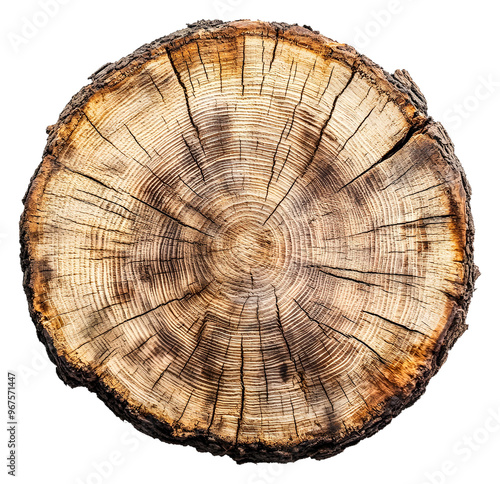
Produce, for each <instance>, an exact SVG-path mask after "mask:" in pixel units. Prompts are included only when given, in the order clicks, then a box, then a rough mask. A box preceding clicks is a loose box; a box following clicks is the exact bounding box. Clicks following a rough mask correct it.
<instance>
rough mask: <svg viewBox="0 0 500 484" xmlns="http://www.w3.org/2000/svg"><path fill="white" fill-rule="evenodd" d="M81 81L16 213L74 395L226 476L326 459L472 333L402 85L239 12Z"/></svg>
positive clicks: (455, 179)
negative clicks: (256, 465) (197, 454)
mask: <svg viewBox="0 0 500 484" xmlns="http://www.w3.org/2000/svg"><path fill="white" fill-rule="evenodd" d="M91 79H92V83H91V84H90V85H88V86H86V87H84V88H83V89H82V90H81V91H80V92H79V93H78V94H77V95H76V96H74V97H73V99H72V100H71V102H70V103H69V104H68V106H67V107H66V109H65V110H64V111H63V113H62V114H61V117H60V119H59V121H58V122H57V124H56V125H54V126H51V127H49V130H48V132H49V139H48V143H47V147H46V150H45V153H44V157H43V162H42V163H41V165H40V166H39V168H38V169H37V171H36V173H35V175H34V177H33V179H32V181H31V184H30V187H29V190H28V193H27V195H26V198H25V211H24V213H23V216H22V220H21V243H22V266H23V270H24V273H25V280H24V284H25V290H26V294H27V297H28V301H29V304H30V310H31V315H32V317H33V320H34V322H35V324H36V328H37V331H38V335H39V337H40V339H41V340H42V341H43V343H44V344H45V345H46V347H47V349H48V351H49V354H50V357H51V359H52V360H53V361H54V363H55V364H56V365H57V372H58V374H59V376H60V377H61V378H62V379H63V380H64V381H65V382H66V383H67V384H69V385H71V386H77V385H83V386H86V387H88V388H89V389H90V390H92V391H94V392H96V393H97V394H98V395H99V397H100V398H101V399H102V400H104V402H105V403H106V404H107V405H108V406H109V407H110V408H111V409H112V410H113V411H114V412H115V413H116V414H117V415H118V416H120V417H121V418H124V419H127V420H129V421H131V422H132V423H133V424H134V426H135V427H137V428H138V429H140V430H142V431H144V432H146V433H148V434H150V435H152V436H154V437H157V438H160V439H162V440H164V441H167V442H175V443H181V444H188V445H193V446H195V447H196V448H197V449H199V450H201V451H209V452H212V453H214V454H226V455H229V456H231V457H232V458H233V459H235V460H237V461H238V462H247V461H291V460H296V459H299V458H302V457H308V456H311V457H314V458H318V459H321V458H324V457H328V456H330V455H334V454H336V453H338V452H340V451H342V450H343V449H344V448H345V447H347V446H349V445H352V444H354V443H356V442H357V441H359V440H360V439H362V438H363V437H366V436H369V435H371V434H373V433H374V432H376V431H377V430H379V429H380V428H382V427H384V426H385V425H386V424H387V423H388V422H390V420H391V419H392V417H393V416H395V415H397V414H398V413H399V412H400V411H401V410H402V409H403V408H405V407H407V406H409V405H411V404H412V403H413V402H414V401H415V400H416V399H417V398H418V397H419V396H420V395H421V394H422V393H423V391H424V389H425V386H426V384H427V382H428V380H429V379H430V378H431V377H432V375H433V374H434V373H435V372H436V371H437V369H438V368H439V367H440V366H441V364H442V363H443V361H444V359H445V358H446V355H447V351H448V349H449V348H450V347H451V346H452V345H453V344H454V342H455V340H456V339H457V338H458V336H460V335H461V333H462V332H463V331H464V329H465V328H466V325H465V314H466V312H467V308H468V304H469V300H470V297H471V294H472V290H473V283H474V278H475V272H474V270H475V268H474V265H473V260H472V238H473V224H472V219H471V215H470V210H469V196H470V189H469V185H468V183H467V181H466V179H465V176H464V173H463V170H462V168H461V166H460V163H459V162H458V160H457V158H456V157H455V155H454V153H453V145H452V143H451V141H450V140H449V138H448V136H447V134H446V132H445V131H444V129H443V128H442V126H441V125H440V124H439V123H436V122H434V121H433V120H431V119H430V118H429V117H428V116H427V113H426V103H425V99H424V97H423V95H422V93H421V92H420V91H419V89H418V88H417V87H416V85H415V84H414V83H413V81H412V80H411V78H410V76H409V75H408V73H406V72H405V71H397V72H396V73H395V74H394V75H390V74H388V73H386V72H384V71H383V70H382V69H381V68H379V67H378V66H377V65H375V64H373V63H372V62H371V61H369V60H368V59H366V58H365V57H363V56H361V55H359V54H358V53H357V52H356V51H355V50H354V49H352V48H351V47H349V46H347V45H344V44H339V43H336V42H333V41H331V40H329V39H327V38H325V37H323V36H321V35H319V34H318V33H316V32H312V31H310V30H309V29H307V28H302V27H298V26H290V25H286V24H278V23H264V22H250V21H239V22H231V23H221V22H200V23H197V24H194V25H191V26H189V27H188V28H187V29H184V30H182V31H179V32H176V33H174V34H172V35H170V36H168V37H165V38H162V39H159V40H157V41H155V42H153V43H152V44H149V45H146V46H144V47H142V48H140V49H139V50H137V51H136V52H134V53H133V54H131V55H130V56H128V57H126V58H124V59H122V60H121V61H119V62H117V63H116V64H109V65H106V66H104V67H103V68H101V69H100V70H99V71H98V72H97V73H95V74H94V75H93V76H92V77H91ZM419 425H420V423H419ZM398 445H399V443H398Z"/></svg>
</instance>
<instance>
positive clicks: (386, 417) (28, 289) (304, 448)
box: [20, 20, 479, 464]
mask: <svg viewBox="0 0 500 484" xmlns="http://www.w3.org/2000/svg"><path fill="white" fill-rule="evenodd" d="M226 25H227V23H226V22H222V21H220V20H212V21H205V20H202V21H199V22H196V23H194V24H188V26H187V28H186V29H183V30H179V31H177V32H174V33H172V34H170V35H168V36H166V37H162V38H161V39H158V40H156V41H154V42H152V43H150V44H147V45H144V46H142V47H140V48H139V49H137V50H136V51H135V52H133V53H132V54H130V55H129V56H127V57H124V58H122V59H121V60H119V61H118V62H116V63H114V64H111V63H109V64H106V65H104V66H102V67H101V68H100V69H98V70H97V71H96V72H95V73H94V74H92V75H91V76H90V79H91V80H92V83H91V84H90V85H88V86H85V87H84V88H82V89H81V91H80V92H78V93H77V94H76V95H74V96H73V97H72V99H71V101H70V102H69V103H68V104H67V106H66V107H65V109H64V110H63V111H62V113H61V115H60V117H59V120H58V122H57V123H56V125H54V126H49V127H48V128H47V134H48V135H49V136H48V140H47V144H46V147H45V150H44V153H43V159H45V158H46V157H52V156H53V155H54V153H57V151H58V150H57V148H58V146H59V145H64V143H65V142H66V139H67V138H65V139H61V138H60V137H59V128H61V127H62V126H64V125H65V124H66V123H67V122H69V121H70V120H71V119H72V118H73V117H74V116H75V114H77V113H78V112H79V110H80V108H81V107H82V106H83V105H84V104H85V103H86V102H87V101H88V100H89V99H90V97H91V96H92V95H93V94H95V93H96V92H97V91H99V90H100V89H102V88H103V87H105V86H106V80H107V79H108V78H109V77H110V76H111V75H112V74H114V73H117V72H121V71H122V70H123V69H124V68H126V67H128V66H130V65H131V64H133V63H136V66H135V67H137V66H141V65H143V64H144V63H145V62H147V61H149V60H151V59H152V58H154V57H156V56H155V55H153V54H152V51H153V50H155V49H158V48H159V47H161V46H164V45H165V44H169V43H171V42H173V41H175V40H176V39H179V38H181V37H184V36H187V35H191V34H193V33H195V32H197V31H199V30H200V29H201V30H211V29H214V28H220V27H224V26H226ZM269 25H271V26H273V27H274V28H275V29H277V32H279V31H283V32H284V31H289V30H291V29H293V28H295V27H298V26H297V24H294V25H289V24H285V23H276V22H273V23H270V24H269ZM304 29H307V30H309V31H311V32H312V34H313V35H314V36H317V35H318V34H319V33H318V32H317V31H313V30H312V29H311V28H310V27H308V26H304ZM304 29H302V28H301V30H304ZM345 50H346V51H349V52H350V53H351V54H352V55H353V56H358V58H359V61H360V62H363V63H365V64H366V65H367V66H368V67H372V68H374V69H375V70H377V71H378V72H379V73H380V72H382V73H383V76H384V77H385V79H386V80H387V82H388V83H390V84H392V85H393V86H394V87H395V88H396V89H397V90H399V91H400V92H401V93H402V94H403V95H404V96H405V97H406V98H407V99H408V103H409V104H411V105H413V106H414V107H415V108H416V110H417V112H418V111H419V112H420V113H421V114H423V115H424V116H426V115H427V103H426V101H425V97H424V96H423V94H422V93H421V91H420V89H419V88H418V87H417V86H416V84H415V83H414V82H413V80H412V79H411V77H410V75H409V74H408V72H407V71H404V70H403V71H399V70H398V71H396V72H395V73H394V75H390V74H388V73H387V72H386V71H383V70H382V69H381V68H380V67H379V66H378V65H377V64H375V63H373V62H372V61H371V60H369V59H367V58H366V57H364V56H362V55H359V54H357V52H356V51H355V50H354V49H353V48H352V47H349V46H345ZM353 67H354V66H353ZM133 71H135V69H133ZM133 71H132V72H133ZM132 72H130V73H125V75H124V78H125V77H127V76H128V75H131V74H132ZM381 77H382V76H381ZM427 120H428V123H427V129H426V131H427V133H428V134H429V135H430V136H431V138H432V139H434V140H435V142H436V145H437V146H438V148H439V151H440V152H441V155H442V156H443V158H444V159H445V160H446V162H447V163H448V164H449V166H450V167H451V168H452V170H454V171H456V172H458V173H459V174H460V176H461V181H462V186H463V189H464V192H465V195H466V200H465V205H466V207H465V209H466V224H467V228H466V246H465V257H466V258H465V261H464V268H465V288H464V294H463V296H462V297H460V298H459V299H457V300H456V302H455V306H454V308H453V310H452V312H451V315H450V317H449V320H448V324H447V329H445V330H444V331H443V335H442V338H441V339H440V341H439V342H438V345H437V346H436V348H435V351H434V356H433V359H432V361H431V364H430V366H429V367H422V368H421V371H420V374H419V375H418V376H417V378H416V379H415V386H414V388H413V390H411V391H410V393H409V394H408V395H406V396H403V395H402V394H401V395H399V396H398V395H394V396H392V397H391V398H389V399H388V400H387V401H386V402H385V406H384V409H383V411H382V412H381V414H380V415H378V416H377V417H376V418H375V419H372V420H370V421H369V422H368V423H367V424H366V425H365V426H363V427H362V428H360V429H359V430H358V431H356V432H352V433H351V434H349V435H348V436H346V437H345V438H344V439H342V440H339V441H335V440H334V439H333V438H332V437H318V438H315V439H311V440H308V441H305V442H302V443H300V444H298V445H296V446H294V447H284V446H273V447H271V446H268V445H265V444H262V443H255V444H241V443H240V444H238V445H232V444H230V443H228V442H226V441H224V440H222V439H219V438H216V437H214V436H211V435H207V434H206V433H205V432H202V431H195V432H193V433H192V434H191V435H189V436H186V437H178V436H173V430H174V429H173V428H172V427H171V426H170V425H168V424H166V423H165V422H162V421H159V420H158V419H156V418H154V417H152V416H151V415H144V414H142V413H141V412H139V411H138V410H137V409H135V408H133V407H132V406H131V405H130V404H129V403H128V402H127V401H125V400H124V399H123V398H122V396H121V395H120V394H119V393H117V392H116V391H115V390H114V389H112V388H109V387H108V386H107V385H105V384H104V383H103V382H102V381H100V380H99V379H98V378H97V377H96V375H95V374H94V373H93V372H92V371H91V369H79V368H75V367H74V366H73V365H72V364H70V363H69V362H68V361H67V360H66V359H65V358H64V357H63V356H60V355H58V353H57V350H56V349H55V347H54V343H53V340H52V338H51V336H50V335H49V333H48V332H47V330H46V329H45V328H44V327H43V324H42V314H41V313H39V312H38V311H36V309H35V308H34V306H33V286H32V278H33V267H32V265H31V257H30V238H29V232H28V220H27V215H26V211H23V214H22V216H21V220H20V244H21V253H20V258H21V267H22V270H23V273H24V277H23V286H24V291H25V293H26V297H27V300H28V305H29V312H30V316H31V318H32V320H33V322H34V324H35V327H36V331H37V336H38V338H39V340H40V341H41V342H42V343H43V344H44V346H45V347H46V350H47V353H48V356H49V358H50V360H51V361H52V362H53V363H54V365H55V366H56V373H57V375H58V376H59V378H60V379H61V380H62V381H63V382H64V383H65V384H67V385H69V386H70V387H72V388H74V387H77V386H84V387H86V388H87V389H89V390H90V391H91V392H94V393H96V394H97V396H98V397H99V398H100V399H101V400H102V401H103V402H104V403H105V404H106V406H107V407H108V408H110V409H111V410H112V411H113V413H114V414H115V415H117V416H118V417H119V418H120V419H122V420H126V421H128V422H130V423H132V425H133V426H134V427H135V428H136V429H138V430H139V431H141V432H143V433H146V434H147V435H150V436H151V437H154V438H157V439H159V440H161V441H164V442H168V443H175V444H181V445H190V446H193V447H195V448H196V449H197V450H198V451H200V452H211V453H212V454H214V455H228V456H230V457H231V458H233V459H234V460H235V461H236V462H237V463H239V464H241V463H245V462H293V461H296V460H298V459H301V458H305V457H312V458H314V459H324V458H327V457H331V456H333V455H336V454H338V453H340V452H342V451H343V450H344V449H346V448H347V447H349V446H351V445H354V444H356V443H358V442H359V441H360V440H362V439H364V438H366V437H369V436H371V435H373V434H375V433H376V432H378V431H379V430H381V429H382V428H383V427H385V426H386V425H388V424H389V423H390V422H391V420H392V419H393V418H394V417H395V416H397V415H398V414H399V413H400V412H401V411H402V410H404V409H405V408H408V407H410V406H411V405H413V404H414V403H415V402H416V401H417V400H418V398H420V396H421V395H422V394H423V393H424V392H425V389H426V386H427V384H428V382H429V380H430V379H431V378H432V376H434V374H435V373H436V372H437V371H438V370H439V368H441V366H442V365H443V363H444V362H445V361H446V358H447V354H448V351H449V350H450V349H451V348H452V347H453V345H454V344H455V342H456V340H457V339H458V338H459V337H460V336H461V335H462V334H463V332H464V331H465V330H466V329H467V324H466V323H465V317H466V314H467V310H468V307H469V304H470V299H471V297H472V293H473V291H474V283H475V280H476V278H477V277H478V276H479V270H478V268H477V267H476V266H475V265H474V262H473V239H474V224H473V220H472V215H471V210H470V196H471V189H470V186H469V183H468V181H467V179H466V176H465V173H464V171H463V168H462V166H461V164H460V162H459V160H458V159H457V157H456V156H455V154H454V147H453V143H452V142H451V140H450V138H449V137H448V135H447V133H446V131H445V130H444V128H443V127H442V125H441V124H439V123H435V122H433V121H432V120H431V119H430V118H427ZM42 164H43V160H42V163H40V165H39V166H38V167H37V169H36V170H35V173H34V174H33V176H32V178H31V181H30V184H29V187H28V190H27V192H26V195H25V196H24V198H23V204H26V202H27V200H28V199H29V197H30V194H31V192H32V189H33V187H34V184H35V183H34V182H35V179H36V177H37V175H38V173H39V171H40V168H41V166H42ZM400 397H401V398H400Z"/></svg>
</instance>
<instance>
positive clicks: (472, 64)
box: [0, 0, 500, 484]
mask: <svg viewBox="0 0 500 484" xmlns="http://www.w3.org/2000/svg"><path fill="white" fill-rule="evenodd" d="M54 1H55V2H56V7H53V8H52V10H51V12H50V15H47V14H44V13H43V12H44V10H43V8H42V6H41V5H42V3H43V0H42V1H38V0H23V1H13V0H11V1H9V2H2V7H1V9H2V14H1V15H0V17H1V20H0V23H1V43H0V46H1V49H2V57H1V58H2V76H1V83H2V90H1V92H2V97H1V111H2V116H1V117H0V122H1V131H0V132H1V134H2V138H3V139H2V146H1V148H2V150H1V152H2V171H1V173H2V184H1V188H2V189H1V191H0V196H1V205H0V207H1V216H0V242H1V244H0V256H1V266H0V267H1V274H2V277H1V288H0V295H1V298H2V301H1V303H2V304H1V308H2V309H1V311H2V313H1V314H2V338H1V340H2V351H1V358H2V373H1V378H2V380H1V381H2V383H1V385H4V388H5V390H1V391H2V394H3V395H5V394H6V387H7V381H6V372H7V370H12V371H15V372H16V373H17V378H18V399H19V400H18V421H19V427H18V443H19V450H18V457H19V459H18V476H17V477H16V478H11V477H9V476H7V468H6V466H5V462H6V456H7V432H3V433H2V435H1V438H0V442H1V449H2V453H1V454H0V455H2V459H1V462H2V466H1V469H0V473H1V475H2V476H1V479H2V482H7V478H8V480H12V481H15V480H17V482H18V483H35V482H42V483H45V482H50V483H53V484H59V483H64V484H68V483H69V484H82V483H85V484H100V483H128V482H136V481H140V482H145V483H148V482H151V483H165V484H166V483H170V482H179V481H182V482H187V483H195V482H209V483H211V482H217V483H219V482H220V483H226V482H227V483H229V482H231V483H233V482H235V483H245V484H264V483H266V484H278V483H285V482H286V483H289V482H291V483H299V482H300V483H303V482H304V481H305V482H308V481H315V482H321V483H327V484H335V483H337V482H346V481H347V482H350V483H365V482H370V483H373V484H377V483H397V484H424V483H427V484H434V483H439V484H443V483H445V482H446V483H453V484H462V483H467V484H469V483H471V482H482V483H484V484H490V483H500V465H499V462H500V459H499V455H500V378H499V358H498V355H499V352H500V350H499V340H500V318H499V316H498V299H499V295H498V290H499V283H498V280H499V279H498V274H500V264H499V258H498V249H497V246H498V237H499V235H500V234H499V231H498V209H497V205H498V197H499V196H500V190H499V188H498V180H499V179H500V176H499V175H500V172H499V162H500V159H499V151H498V143H499V123H498V118H497V113H498V112H499V110H500V66H499V57H498V51H499V47H500V41H499V29H498V25H497V21H498V17H499V11H498V8H497V4H496V2H493V1H491V0H490V1H486V0H476V1H474V2H463V1H452V0H440V1H436V0H392V1H391V0H375V1H368V0H362V1H361V0H358V1H351V2H349V1H343V2H335V1H329V2H319V1H314V0H307V1H301V2H299V1H291V0H290V1H271V0H221V1H214V0H199V1H178V2H168V1H153V0H140V1H135V2H132V1H126V0H101V1H97V0H87V1H79V0H64V1H63V0H52V2H54ZM49 3H50V2H49ZM203 18H204V19H213V18H221V19H223V20H236V19H244V18H248V19H254V20H257V19H260V20H276V21H284V22H288V23H295V22H297V23H299V24H307V25H310V26H312V27H313V29H317V30H319V31H320V32H321V33H323V34H324V35H326V36H328V37H330V38H333V39H335V40H338V41H340V42H346V43H348V44H351V45H353V46H354V47H356V48H357V49H358V50H359V51H361V52H362V53H364V54H366V55H367V56H368V57H370V58H371V59H372V60H374V61H375V62H377V63H378V64H380V65H381V66H382V67H384V68H385V69H386V70H388V71H389V72H394V70H395V69H397V68H406V69H407V70H408V71H409V72H410V73H411V75H412V76H413V78H414V80H415V81H416V82H417V84H418V85H419V86H420V88H421V89H422V91H423V92H424V94H425V95H426V97H427V100H428V103H429V114H430V115H431V116H433V117H434V118H435V119H437V120H440V121H442V122H443V123H444V125H445V127H446V128H447V130H448V132H449V134H450V136H451V138H452V140H453V141H454V143H455V145H456V153H457V155H458V157H459V159H460V160H461V162H462V164H463V166H464V168H465V171H466V173H467V175H468V179H469V181H470V183H471V185H472V188H473V198H472V210H473V215H474V219H475V223H476V231H477V235H476V243H475V250H476V263H477V264H478V265H479V267H480V269H481V272H482V276H481V277H480V278H479V280H478V282H477V290H476V293H475V296H474V298H473V301H472V305H471V308H470V312H469V316H468V323H469V325H470V329H469V330H468V331H467V332H466V333H465V334H464V336H463V337H462V338H461V339H460V340H459V341H458V343H457V344H456V346H455V347H454V349H453V350H452V351H451V353H450V356H449V358H448V361H447V362H446V364H445V365H444V367H443V368H442V369H441V371H440V372H439V374H438V375H437V376H436V377H435V378H434V379H433V380H432V381H431V382H430V384H429V386H428V389H427V392H426V393H425V395H424V396H423V397H422V398H421V399H420V400H419V401H418V402H417V403H416V404H415V405H414V406H413V407H411V408H409V409H407V410H405V411H404V412H403V413H402V414H401V415H400V416H399V417H397V418H396V419H395V420H394V421H393V422H392V423H391V424H390V425H389V426H388V427H387V428H385V429H384V430H382V431H381V432H379V433H378V434H376V435H375V436H373V437H371V438H369V439H367V440H364V441H362V442H361V443H359V444H358V445H356V446H354V447H351V448H349V449H347V450H346V451H345V452H344V453H342V454H340V455H338V456H336V457H333V458H330V459H327V460H325V461H319V462H318V461H313V460H310V459H307V460H302V461H299V462H297V463H294V464H286V465H277V464H272V465H269V464H259V465H254V464H246V465H242V466H238V465H236V464H235V463H234V462H233V461H232V460H231V459H230V458H228V457H223V458H221V457H213V456H211V455H210V454H201V453H198V452H196V451H195V450H194V449H192V448H185V447H181V446H174V445H167V444H164V443H161V442H159V441H156V440H154V439H151V438H149V437H142V435H141V434H139V433H138V432H137V431H135V430H134V429H133V428H132V426H131V425H130V424H128V423H125V422H122V421H120V420H119V419H118V418H117V417H115V416H114V415H113V414H112V413H111V411H110V410H108V409H107V408H106V407H105V406H104V404H103V403H102V402H101V401H100V400H98V399H97V397H96V396H95V395H94V394H91V393H89V392H88V391H87V390H86V389H82V388H78V389H73V390H72V389H70V388H69V387H67V386H65V385H64V384H63V383H62V382H61V381H60V380H59V379H58V377H57V376H56V374H55V369H54V366H53V365H52V364H51V363H50V362H49V361H48V358H47V356H46V354H45V350H44V348H43V347H42V345H41V343H39V342H38V340H37V338H36V335H35V330H34V326H33V324H32V322H31V320H30V317H29V314H28V309H27V304H26V300H25V296H24V293H23V290H22V274H21V269H20V265H19V257H18V253H19V243H18V220H19V216H20V214H21V211H22V203H21V198H22V196H23V195H24V192H25V190H26V188H27V186H28V182H29V179H30V177H31V175H32V174H33V172H34V170H35V168H36V166H37V165H38V163H39V162H40V160H41V155H42V151H43V148H44V145H45V141H46V135H45V127H46V126H47V125H50V124H53V123H55V122H56V120H57V117H58V115H59V113H60V111H61V110H62V109H63V108H64V106H65V105H66V103H67V102H68V101H69V99H70V98H71V96H72V95H73V94H75V93H76V92H77V91H78V90H79V89H80V88H81V87H82V86H83V85H84V84H86V83H87V82H88V81H87V77H88V76H89V75H90V74H91V73H93V72H94V71H95V70H96V69H97V68H99V67H100V66H101V65H102V64H104V63H106V62H110V61H116V60H118V59H119V58H120V57H122V56H124V55H127V54H129V53H130V52H132V51H133V50H134V49H136V48H137V47H139V46H141V45H142V44H144V43H146V42H150V41H152V40H154V39H156V38H158V37H161V36H163V35H166V34H168V33H170V32H173V31H175V30H178V29H180V28H183V27H184V25H185V23H187V22H193V21H196V20H199V19H203ZM33 23H35V24H37V25H38V26H37V25H35V27H31V29H30V28H29V27H27V25H28V24H32V25H33ZM4 392H5V393H4ZM2 400H3V399H2ZM1 405H2V406H3V408H2V411H1V412H0V415H2V416H3V417H2V420H3V421H5V422H6V421H7V408H6V403H2V404H1ZM494 415H496V418H497V421H496V424H495V425H494V424H493V422H494V420H492V419H493V416H494ZM488 424H489V425H488ZM3 426H4V424H2V428H3ZM467 439H469V440H467ZM4 456H5V457H4ZM4 477H5V478H6V479H5V481H4Z"/></svg>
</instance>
